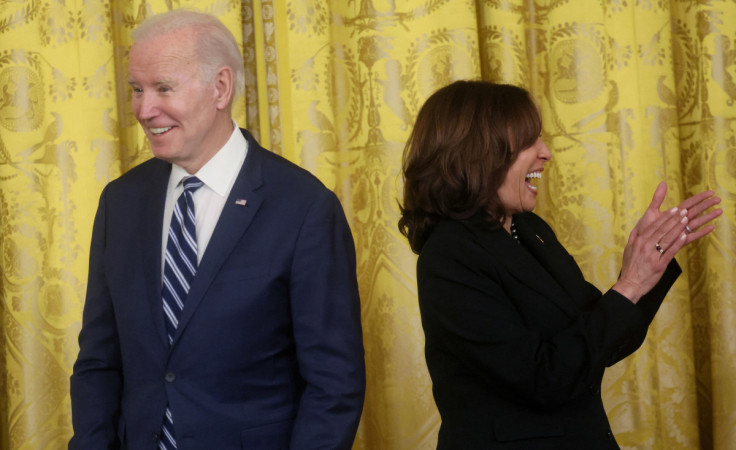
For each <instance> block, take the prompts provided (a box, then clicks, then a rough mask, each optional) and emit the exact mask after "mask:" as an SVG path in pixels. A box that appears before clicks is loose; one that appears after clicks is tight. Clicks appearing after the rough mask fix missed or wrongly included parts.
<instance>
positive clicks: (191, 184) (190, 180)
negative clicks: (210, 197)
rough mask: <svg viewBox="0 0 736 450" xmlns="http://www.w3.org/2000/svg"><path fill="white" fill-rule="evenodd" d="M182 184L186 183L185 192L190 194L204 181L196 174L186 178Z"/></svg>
mask: <svg viewBox="0 0 736 450" xmlns="http://www.w3.org/2000/svg"><path fill="white" fill-rule="evenodd" d="M182 184H183V185H184V192H188V193H190V194H193V193H194V192H196V190H197V189H199V188H201V187H202V186H203V185H204V183H203V182H202V181H201V180H200V179H199V178H197V177H195V176H191V177H186V178H184V180H183V181H182Z"/></svg>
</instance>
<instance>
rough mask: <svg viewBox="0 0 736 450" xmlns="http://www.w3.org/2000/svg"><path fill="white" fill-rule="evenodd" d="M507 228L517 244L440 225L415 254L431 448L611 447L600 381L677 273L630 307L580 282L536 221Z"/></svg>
mask: <svg viewBox="0 0 736 450" xmlns="http://www.w3.org/2000/svg"><path fill="white" fill-rule="evenodd" d="M514 223H515V225H516V229H517V232H518V236H519V240H520V242H521V243H522V245H518V243H517V242H516V241H515V240H514V239H513V238H512V237H511V236H510V235H509V234H508V233H507V232H506V231H505V230H504V229H503V228H496V229H492V228H491V227H490V226H489V225H488V224H487V223H486V222H484V221H483V220H482V219H481V218H479V217H475V218H472V219H469V220H464V221H443V222H440V223H438V224H437V225H436V227H435V228H434V230H432V232H431V234H430V236H429V239H428V240H427V242H426V244H425V245H424V247H423V249H422V252H421V254H420V255H419V259H418V262H417V283H418V290H419V306H420V310H421V317H422V326H423V327H424V332H425V337H426V348H425V353H426V358H427V366H428V368H429V373H430V375H431V377H432V382H433V392H434V397H435V401H436V403H437V407H438V409H439V411H440V415H441V416H442V426H441V428H440V433H439V442H438V448H439V449H489V448H503V449H508V448H520V449H522V448H523V449H542V448H554V449H559V448H576V449H577V448H591V449H592V448H595V449H604V448H618V445H617V444H616V441H615V439H614V438H613V434H612V433H611V431H610V427H609V424H608V419H607V418H606V414H605V411H604V409H603V403H602V401H601V394H600V386H601V379H602V376H603V371H604V369H605V367H606V366H610V365H612V364H614V363H616V362H618V361H620V360H621V359H623V358H624V357H626V356H628V355H629V354H631V353H632V352H633V351H634V350H636V349H637V348H638V347H639V346H640V345H641V343H642V342H643V340H644V337H645V336H646V332H647V328H648V326H649V324H650V323H651V321H652V319H653V318H654V314H655V313H656V312H657V310H658V309H659V306H660V304H661V303H662V300H663V299H664V296H665V295H666V293H667V291H668V290H669V289H670V287H671V286H672V284H673V283H674V281H675V279H676V278H677V277H678V276H679V274H680V273H681V270H680V267H679V266H678V265H677V262H675V261H674V260H673V261H672V263H671V264H670V265H669V267H668V268H667V270H666V271H665V273H664V275H663V276H662V279H661V280H660V281H659V283H658V284H657V285H656V286H655V287H654V289H652V291H651V292H649V293H648V294H647V295H645V296H643V297H642V298H641V299H640V301H639V302H638V303H637V304H634V303H632V302H631V301H629V300H628V299H627V298H625V297H624V296H622V295H621V294H619V293H618V292H616V291H613V290H609V291H608V292H606V293H601V292H600V291H599V290H598V289H596V288H595V287H594V286H593V285H592V284H590V283H588V282H587V281H585V279H584V277H583V274H582V272H581V271H580V269H579V268H578V266H577V264H576V263H575V261H574V260H573V258H572V256H570V254H569V253H568V252H567V251H566V250H565V249H564V248H563V247H562V245H561V244H560V243H559V242H558V241H557V238H556V237H555V235H554V232H553V231H552V229H551V228H550V227H549V225H547V223H546V222H544V221H543V220H542V219H541V218H540V217H539V216H537V215H535V214H533V213H524V214H519V215H515V216H514Z"/></svg>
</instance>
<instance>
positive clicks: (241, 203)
mask: <svg viewBox="0 0 736 450" xmlns="http://www.w3.org/2000/svg"><path fill="white" fill-rule="evenodd" d="M246 203H248V200H246V199H244V198H239V199H237V200H235V204H236V205H238V206H245V204H246Z"/></svg>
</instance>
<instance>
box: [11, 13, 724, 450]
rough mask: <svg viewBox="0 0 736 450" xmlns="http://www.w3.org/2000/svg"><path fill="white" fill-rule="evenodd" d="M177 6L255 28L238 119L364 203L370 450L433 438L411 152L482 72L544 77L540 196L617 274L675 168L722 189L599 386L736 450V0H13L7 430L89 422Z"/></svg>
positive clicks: (580, 248)
mask: <svg viewBox="0 0 736 450" xmlns="http://www.w3.org/2000/svg"><path fill="white" fill-rule="evenodd" d="M180 7H185V8H193V9H198V10H201V11H205V12H209V13H212V14H214V15H216V16H218V17H220V18H221V20H223V22H224V23H225V24H226V25H227V26H228V27H229V28H230V29H231V30H232V31H233V33H234V34H235V36H236V38H237V39H241V40H242V44H243V45H242V48H243V53H244V56H245V62H246V73H247V76H246V95H245V98H243V99H240V101H238V102H237V103H236V106H235V119H236V120H237V121H238V123H239V124H240V125H241V126H244V127H246V128H249V129H250V130H251V131H253V132H254V134H255V135H256V136H257V137H258V138H259V139H260V141H261V143H262V144H263V145H264V146H266V147H269V148H271V149H272V150H273V151H274V152H277V153H280V154H282V155H284V156H286V157H287V158H289V159H291V160H293V161H295V162H296V163H298V164H300V165H301V166H303V167H305V168H307V169H308V170H310V171H312V172H313V173H315V174H316V175H317V176H319V177H320V178H321V179H322V180H323V181H324V183H325V184H326V185H327V186H328V187H330V188H331V189H333V190H335V192H336V193H337V194H338V196H339V197H340V199H341V200H342V203H343V207H344V209H345V211H346V214H347V215H348V218H349V220H350V223H351V227H352V231H353V235H354V238H355V243H356V249H357V256H358V279H359V283H360V288H361V297H362V304H363V308H362V309H363V331H364V336H365V350H366V364H367V370H368V374H367V375H368V390H367V394H366V403H365V409H364V412H363V418H362V422H361V425H360V428H359V431H358V437H357V439H356V443H355V448H356V449H381V450H383V449H422V448H434V446H435V445H436V439H437V428H438V426H439V420H440V419H439V415H438V413H437V411H436V408H435V406H434V403H433V400H432V394H431V381H430V379H429V376H428V374H427V369H426V365H425V363H424V355H423V345H424V338H423V333H422V329H421V323H420V320H419V312H418V307H417V301H416V284H415V278H414V270H415V262H416V259H415V257H414V256H413V255H412V253H411V251H410V250H409V247H408V245H407V243H406V240H405V239H404V238H403V237H402V236H401V235H400V234H399V233H398V231H397V228H396V221H397V219H398V206H397V201H398V200H399V199H400V197H401V178H400V164H401V153H402V151H403V146H404V142H405V141H406V138H407V136H408V134H409V132H410V130H411V126H412V124H413V120H414V118H415V116H416V113H417V110H418V108H419V107H420V106H421V104H422V102H423V101H424V99H425V98H426V97H427V96H428V95H430V94H431V93H432V92H433V91H434V90H436V89H437V88H439V87H441V86H443V85H445V84H447V83H449V82H451V81H453V80H456V79H467V78H474V79H477V78H482V79H486V80H491V81H503V82H509V83H515V84H520V85H522V86H524V87H526V88H528V89H529V90H530V91H531V92H532V93H533V94H534V96H535V98H536V100H537V102H538V104H539V106H540V110H541V111H542V115H543V120H544V131H543V134H544V138H545V139H546V141H547V143H548V145H549V146H550V148H551V149H552V152H553V160H552V163H551V164H550V166H551V167H550V168H549V170H547V171H545V178H544V180H543V187H542V189H541V192H542V193H541V195H540V201H539V202H538V204H539V208H538V212H539V214H540V215H542V216H543V217H545V218H546V219H547V220H548V221H549V222H550V224H551V225H552V226H553V228H554V229H555V230H556V232H557V234H558V237H559V238H560V239H561V241H562V242H563V243H564V244H565V245H566V246H567V247H568V249H569V250H570V251H571V253H573V255H574V256H575V257H576V259H577V260H578V262H579V263H580V265H581V268H582V269H583V271H584V273H585V274H586V275H587V276H588V278H589V280H590V281H591V282H593V283H594V284H596V285H597V286H598V287H599V288H601V289H607V288H608V287H609V286H610V285H611V284H612V283H613V281H614V280H615V279H616V277H617V275H618V270H619V264H620V258H621V250H622V248H623V246H624V243H625V242H626V238H627V236H628V231H629V230H630V229H631V228H632V227H633V224H634V223H635V222H636V220H637V219H638V217H639V215H640V213H641V212H642V211H643V209H644V208H645V207H646V205H647V204H648V202H649V199H650V198H651V194H652V193H653V191H654V187H655V186H656V184H657V183H658V181H659V180H666V181H667V182H668V184H669V187H670V190H669V193H668V197H667V201H666V204H665V206H672V205H674V204H676V203H678V201H679V200H681V199H683V198H685V197H686V196H688V195H690V194H693V193H695V192H699V191H701V190H703V189H713V190H714V191H716V193H717V195H719V196H720V197H722V198H723V199H724V203H723V209H724V215H723V216H722V217H721V218H720V219H719V220H718V223H717V225H716V231H715V232H714V233H713V234H712V235H711V236H709V237H708V238H706V239H704V240H703V241H702V242H698V243H697V244H693V245H691V246H690V247H689V248H688V249H687V251H683V252H682V254H681V256H678V260H679V261H680V263H681V265H682V266H683V269H684V274H683V276H682V277H681V279H680V281H678V283H677V284H676V285H675V288H674V289H673V291H672V292H671V294H670V295H669V296H668V298H667V300H666V302H665V304H664V305H663V307H662V309H661V310H660V312H659V314H658V315H657V318H656V319H655V321H654V324H653V325H652V328H651V329H650V333H649V336H648V338H647V341H646V342H645V344H644V346H643V347H642V348H641V349H640V350H639V351H638V352H637V353H636V354H635V355H634V356H632V357H630V358H628V359H627V360H625V361H623V362H621V363H619V364H617V365H616V366H614V367H613V368H611V369H609V370H608V371H607V373H606V377H605V379H604V392H603V395H604V402H605V405H606V409H607V411H608V414H609V417H610V419H611V423H612V427H613V430H614V432H615V433H616V435H617V439H618V441H619V444H621V445H622V447H624V448H641V449H645V448H647V449H675V448H682V449H691V448H703V449H705V448H717V449H736V380H735V379H734V376H733V374H734V373H736V367H734V366H736V357H735V355H736V332H734V330H735V329H736V287H734V279H736V253H735V249H736V245H735V242H734V240H735V239H736V214H735V213H734V211H736V108H734V102H735V101H736V3H734V2H733V1H732V0H702V1H692V0H636V1H624V0H603V1H600V2H591V1H590V0H241V1H237V0H163V1H162V0H133V1H130V2H103V1H99V0H84V1H81V2H65V1H63V0H28V1H25V2H15V1H9V0H5V1H0V92H1V94H0V448H3V449H5V448H7V449H58V448H64V447H65V446H66V442H67V441H68V439H69V437H70V436H71V417H70V402H69V390H68V386H69V383H68V377H69V374H70V373H71V367H72V364H73V362H74V359H75V358H76V353H77V350H78V348H77V343H76V337H77V334H78V332H79V328H80V325H81V311H82V307H83V302H84V292H85V285H86V274H87V256H88V251H89V241H90V233H91V227H92V219H93V216H94V212H95V209H96V206H97V199H98V196H99V194H100V192H101V190H102V188H103V187H104V185H105V184H106V183H107V182H108V181H110V180H111V179H113V178H115V177H117V176H119V175H120V174H121V173H123V172H125V171H126V170H128V169H130V168H131V167H132V166H134V165H136V164H138V163H140V162H142V161H144V160H145V159H147V158H149V157H150V156H151V154H150V150H149V148H148V145H147V143H146V141H145V137H144V136H143V134H142V133H141V131H140V130H139V128H138V125H137V124H136V122H135V119H134V117H133V115H132V112H131V109H130V100H129V99H130V92H129V88H128V85H127V53H128V50H129V47H130V31H131V30H132V29H133V28H134V27H135V26H136V24H138V23H139V22H140V21H141V20H142V19H143V18H145V17H147V16H148V15H150V14H154V13H158V12H163V11H166V10H168V9H172V8H180Z"/></svg>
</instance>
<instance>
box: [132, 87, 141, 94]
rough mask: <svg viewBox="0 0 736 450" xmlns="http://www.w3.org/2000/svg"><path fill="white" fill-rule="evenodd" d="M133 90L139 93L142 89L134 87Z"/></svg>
mask: <svg viewBox="0 0 736 450" xmlns="http://www.w3.org/2000/svg"><path fill="white" fill-rule="evenodd" d="M133 92H135V93H136V94H140V93H141V92H143V89H141V88H136V87H134V88H133Z"/></svg>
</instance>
